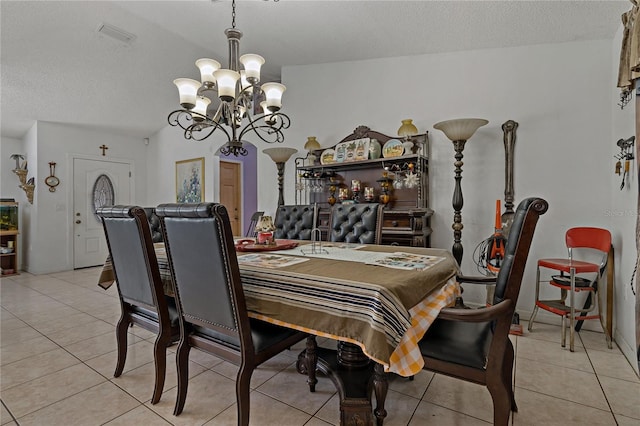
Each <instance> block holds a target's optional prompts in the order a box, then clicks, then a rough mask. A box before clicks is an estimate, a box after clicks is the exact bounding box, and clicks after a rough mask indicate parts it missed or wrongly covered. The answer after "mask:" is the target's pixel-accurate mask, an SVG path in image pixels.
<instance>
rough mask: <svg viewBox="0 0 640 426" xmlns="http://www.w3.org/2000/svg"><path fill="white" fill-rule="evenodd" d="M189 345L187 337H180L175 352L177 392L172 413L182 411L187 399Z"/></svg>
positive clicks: (177, 413) (175, 413)
mask: <svg viewBox="0 0 640 426" xmlns="http://www.w3.org/2000/svg"><path fill="white" fill-rule="evenodd" d="M190 350H191V346H190V345H189V342H188V341H187V338H186V337H185V338H181V339H180V344H179V345H178V352H177V353H176V368H177V370H178V394H177V395H176V406H175V408H174V409H173V415H174V416H177V415H179V414H180V413H182V409H183V408H184V403H185V401H186V399H187V387H188V386H189V351H190Z"/></svg>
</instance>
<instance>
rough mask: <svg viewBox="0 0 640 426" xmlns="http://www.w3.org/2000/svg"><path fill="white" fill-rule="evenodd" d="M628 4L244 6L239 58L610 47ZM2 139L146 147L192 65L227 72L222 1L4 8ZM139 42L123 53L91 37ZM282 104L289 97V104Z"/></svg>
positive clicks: (271, 65)
mask: <svg viewBox="0 0 640 426" xmlns="http://www.w3.org/2000/svg"><path fill="white" fill-rule="evenodd" d="M630 5H631V3H629V1H628V0H611V1H584V0H583V1H541V0H538V1H519V0H512V1H401V0H394V1H348V0H341V1H326V0H325V1H313V0H280V1H278V2H271V1H261V0H253V1H249V0H242V1H239V2H238V5H237V18H236V24H237V28H239V29H240V30H243V32H244V37H243V39H242V41H241V44H240V50H241V53H249V52H251V53H258V54H261V55H262V56H264V57H265V59H266V60H267V63H266V64H265V68H264V69H263V81H266V80H274V79H278V78H279V76H280V69H281V67H283V66H287V65H302V64H317V63H327V62H340V61H349V60H361V59H371V58H380V57H395V56H406V55H416V54H424V53H435V52H449V51H461V50H472V49H485V48H497V47H509V46H524V45H532V44H543V43H557V42H567V41H579V40H594V39H613V37H614V35H615V33H616V31H617V30H618V28H619V26H620V15H621V14H622V13H623V12H625V11H626V10H628V9H629V7H630ZM0 18H1V26H0V31H1V33H0V35H1V50H0V62H1V72H2V74H1V119H2V121H1V126H2V135H3V136H8V137H22V136H23V135H24V133H25V132H26V131H27V130H28V129H29V128H30V127H31V126H32V125H33V123H34V122H35V121H36V120H44V121H52V122H62V123H71V124H76V125H85V126H92V127H97V128H104V129H108V130H110V131H115V132H126V133H128V134H133V135H135V136H138V137H141V138H142V137H148V136H149V135H151V134H153V133H154V132H156V131H157V130H159V129H160V128H162V127H163V126H164V125H165V123H166V117H167V114H168V113H169V112H170V110H171V109H172V108H174V107H177V90H176V88H175V86H174V85H173V83H172V81H173V79H174V78H176V77H191V78H199V75H198V71H197V68H196V67H195V65H194V61H195V60H196V59H198V58H201V57H211V58H213V59H217V60H218V61H220V62H221V63H222V64H223V65H225V64H226V61H227V44H226V38H225V36H224V29H225V28H228V27H230V26H231V2H230V1H225V0H222V1H213V2H211V1H208V0H202V1H126V2H124V1H122V2H117V1H61V2H56V1H47V2H40V1H2V2H0ZM103 22H105V23H108V24H111V25H114V26H116V27H118V28H121V29H123V30H125V31H127V32H129V33H132V34H134V35H135V36H136V39H135V40H134V42H133V43H132V44H130V45H125V44H123V43H121V42H118V41H115V40H113V39H110V38H108V37H105V36H104V35H101V34H98V33H97V32H96V29H97V28H98V26H99V25H100V23H103ZM285 103H286V95H285Z"/></svg>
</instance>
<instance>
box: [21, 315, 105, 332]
mask: <svg viewBox="0 0 640 426" xmlns="http://www.w3.org/2000/svg"><path fill="white" fill-rule="evenodd" d="M95 321H96V319H95V318H93V317H92V316H90V315H87V314H85V313H84V312H79V311H77V312H75V313H73V314H70V315H63V316H59V317H53V318H42V319H39V320H36V321H33V320H32V321H30V322H29V324H30V325H31V326H32V327H33V328H35V329H36V330H38V331H39V332H40V333H42V334H46V335H53V333H55V332H56V331H59V332H64V331H66V330H69V329H74V328H80V327H82V325H84V324H87V323H92V322H95Z"/></svg>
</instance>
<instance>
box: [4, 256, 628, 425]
mask: <svg viewBox="0 0 640 426" xmlns="http://www.w3.org/2000/svg"><path fill="white" fill-rule="evenodd" d="M98 274H99V268H92V269H86V270H78V271H69V272H61V273H55V274H48V275H41V276H34V275H31V274H27V273H23V274H21V275H18V276H13V277H7V278H2V282H1V283H0V302H1V305H2V311H1V312H2V316H1V335H0V343H1V356H0V362H1V367H0V395H1V399H2V407H1V412H0V419H1V424H2V425H15V424H19V425H34V424H41V425H48V426H50V425H167V424H173V425H208V426H210V425H234V424H235V422H236V408H235V402H234V401H235V394H234V389H235V388H234V377H235V374H236V371H237V370H236V367H235V366H233V365H231V364H228V363H226V362H223V361H221V360H219V359H217V358H215V357H212V356H209V355H206V354H204V353H202V352H200V351H198V350H193V351H192V352H191V365H190V371H189V372H190V376H191V378H190V380H189V393H188V396H187V402H186V405H185V409H184V412H183V413H182V414H181V415H180V416H179V417H175V416H173V414H172V411H173V404H174V400H175V394H176V375H175V364H174V363H173V362H170V361H169V362H168V363H167V364H168V371H167V379H166V383H165V387H164V390H165V392H164V394H163V396H162V399H161V400H160V402H159V403H158V404H156V405H151V404H150V403H149V400H150V398H151V393H152V387H153V354H152V347H153V335H152V334H151V333H148V332H147V331H145V330H142V329H140V328H138V327H133V328H132V329H131V332H130V335H129V345H130V346H129V351H128V357H127V363H126V367H125V372H124V374H123V375H122V376H121V377H119V378H117V379H116V378H114V377H113V370H114V368H115V363H116V342H115V334H114V324H115V323H116V321H117V319H118V316H119V311H120V307H119V304H118V299H117V295H116V288H115V286H113V287H112V288H111V289H109V290H108V291H104V290H102V289H100V288H99V287H98V286H97V285H96V283H97V277H98ZM525 328H526V327H525ZM513 338H514V340H515V344H516V369H515V386H516V388H515V395H516V400H517V403H518V406H519V408H520V411H519V412H518V413H517V414H515V415H514V416H512V419H513V424H514V425H518V426H520V425H529V424H530V425H554V424H557V425H572V424H575V425H582V424H591V425H615V424H618V425H638V424H640V379H639V378H638V376H637V375H636V374H635V372H634V371H633V369H632V368H631V366H630V365H629V364H628V362H627V361H626V359H625V358H624V357H623V355H622V354H621V352H620V351H619V350H618V349H617V348H614V349H613V350H609V349H607V347H606V343H605V339H604V337H603V335H602V334H600V333H594V332H588V331H583V332H582V333H580V337H579V339H578V340H577V342H576V343H577V348H576V352H574V353H570V352H569V351H568V350H567V349H562V348H561V347H560V343H559V339H560V330H559V327H557V326H551V325H546V324H536V326H535V327H534V330H533V332H532V333H528V332H526V331H525V335H524V336H523V337H517V338H516V337H513ZM321 343H322V344H332V343H331V342H329V341H325V342H321ZM299 349H300V348H294V350H292V351H288V352H285V353H283V354H281V355H279V356H277V357H276V358H274V359H273V360H271V361H270V362H268V363H266V364H265V365H263V366H262V367H261V368H260V369H258V370H257V371H256V372H255V373H254V376H253V379H252V383H251V384H252V389H253V391H252V393H251V424H252V425H258V426H262V425H267V426H268V425H278V426H286V425H308V426H320V425H335V424H338V421H339V413H338V401H337V394H336V391H335V389H334V387H333V385H332V384H331V382H330V381H329V380H328V379H326V378H320V382H319V383H318V386H317V391H316V393H315V394H310V393H309V392H308V388H307V386H306V384H305V378H304V376H301V375H299V374H298V373H297V372H296V370H295V359H296V356H297V354H298V352H299ZM174 351H175V346H173V347H171V348H169V352H170V354H169V355H172V354H173V352H174ZM169 359H170V358H169ZM386 408H387V410H388V413H389V414H388V417H387V419H386V420H385V423H384V424H385V425H386V426H392V425H424V424H433V425H476V424H477V425H481V424H487V423H489V424H490V423H491V421H492V403H491V398H490V396H489V393H488V392H487V391H486V389H484V388H483V387H481V386H478V385H473V384H469V383H465V382H462V381H459V380H454V379H450V378H447V377H444V376H440V375H434V374H432V373H427V372H424V371H423V372H422V373H420V374H419V375H417V376H416V378H415V380H414V381H408V380H407V379H404V378H400V377H392V378H391V379H390V391H389V395H388V398H387V405H386Z"/></svg>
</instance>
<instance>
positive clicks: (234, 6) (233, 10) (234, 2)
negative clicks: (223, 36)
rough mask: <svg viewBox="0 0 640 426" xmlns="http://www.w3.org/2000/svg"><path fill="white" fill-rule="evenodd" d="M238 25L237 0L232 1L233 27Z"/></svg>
mask: <svg viewBox="0 0 640 426" xmlns="http://www.w3.org/2000/svg"><path fill="white" fill-rule="evenodd" d="M235 27H236V0H232V1H231V28H235Z"/></svg>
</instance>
